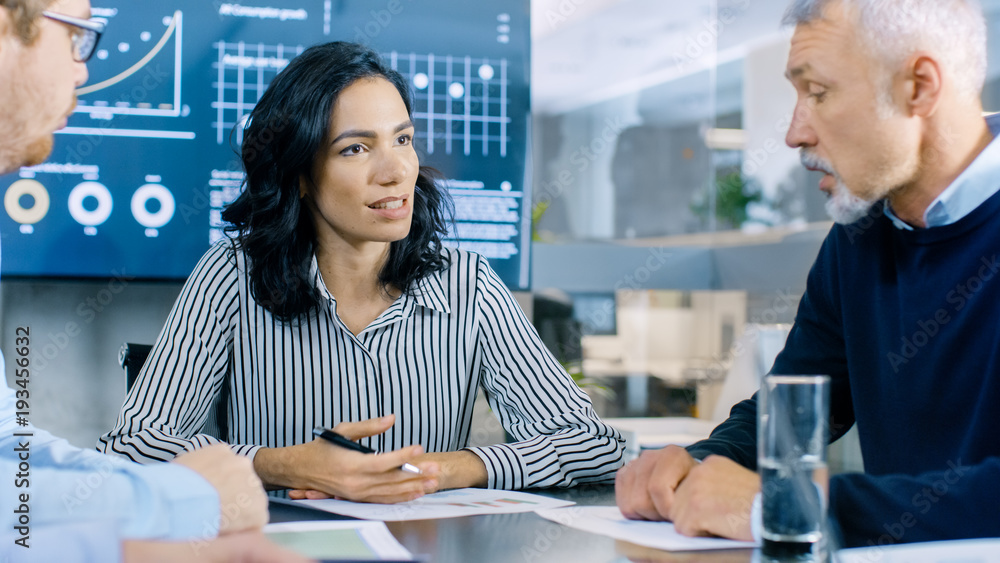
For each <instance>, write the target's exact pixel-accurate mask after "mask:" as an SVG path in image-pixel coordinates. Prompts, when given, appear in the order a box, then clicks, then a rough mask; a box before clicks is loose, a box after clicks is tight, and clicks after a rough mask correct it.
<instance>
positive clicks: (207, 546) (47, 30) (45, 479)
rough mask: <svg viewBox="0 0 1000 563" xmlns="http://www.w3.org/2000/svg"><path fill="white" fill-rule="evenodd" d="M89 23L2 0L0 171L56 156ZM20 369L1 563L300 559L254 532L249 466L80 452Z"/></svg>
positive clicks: (20, 362)
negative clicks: (38, 412)
mask: <svg viewBox="0 0 1000 563" xmlns="http://www.w3.org/2000/svg"><path fill="white" fill-rule="evenodd" d="M89 16H90V3H89V2H88V1H87V0H57V1H52V0H0V174H3V173H8V172H12V171H14V170H16V169H17V168H18V167H20V166H27V165H34V164H39V163H41V162H42V161H44V160H45V158H46V157H47V156H48V155H49V152H50V151H51V150H52V143H53V136H52V133H53V132H54V131H55V130H57V129H60V128H62V127H64V126H65V125H66V119H67V117H68V116H69V115H70V113H71V112H72V111H73V108H74V106H75V104H76V100H75V95H74V89H75V88H76V87H77V86H80V85H81V84H83V83H84V82H86V80H87V67H86V65H85V61H86V59H87V58H89V56H90V55H91V54H92V53H93V50H94V47H95V46H96V42H97V40H98V39H99V38H100V33H101V31H103V25H102V24H101V23H100V22H96V21H93V20H90V19H89ZM31 338H32V335H31V334H30V329H28V330H27V331H24V332H21V333H19V334H18V335H16V336H15V337H14V340H17V341H18V342H17V343H16V346H17V347H28V345H30V342H31ZM15 363H16V364H17V366H18V368H17V369H15V371H14V373H15V376H14V377H15V379H14V387H13V389H11V388H10V387H8V386H7V383H6V378H0V381H2V382H3V385H0V479H2V482H3V486H2V489H0V494H2V499H3V501H2V502H3V506H4V510H3V512H2V514H0V560H4V561H7V560H10V561H60V562H62V563H67V562H74V561H93V562H101V563H104V562H114V561H120V560H124V561H128V562H133V561H134V562H158V561H177V562H181V561H183V562H184V563H194V562H201V561H205V562H208V561H212V562H215V561H220V562H221V561H247V562H256V561H261V562H263V561H289V562H301V561H304V560H303V559H302V558H300V557H298V556H296V555H294V554H291V553H288V552H286V551H284V550H282V549H280V548H278V547H277V546H275V545H274V544H272V543H270V542H269V541H267V540H266V539H265V538H264V536H263V535H261V534H260V533H259V532H257V531H256V530H259V528H260V527H261V526H263V525H264V524H265V523H266V522H267V498H266V496H265V495H264V492H263V489H262V487H261V483H260V480H259V479H258V478H257V476H256V475H255V474H254V472H253V468H252V466H251V464H250V463H249V462H248V460H246V459H244V458H240V457H238V456H236V455H235V454H233V453H232V452H231V451H230V450H229V449H228V448H226V447H224V446H217V447H213V448H206V449H203V450H199V451H198V452H194V453H191V454H188V455H185V456H181V457H179V458H177V459H176V461H175V462H174V463H170V464H162V465H158V466H152V467H146V466H140V465H136V464H133V463H129V462H126V461H123V460H120V459H116V458H112V457H109V456H105V455H102V454H100V453H98V452H95V451H92V450H82V449H79V448H75V447H73V446H71V445H69V443H67V442H66V441H65V440H62V439H59V438H56V437H54V436H52V435H51V434H49V433H47V432H45V431H44V430H40V429H37V428H34V427H33V426H31V425H30V421H29V420H28V419H27V418H25V417H23V416H19V415H18V414H17V413H18V411H22V412H23V411H25V410H28V409H25V408H22V407H19V406H18V402H19V401H23V402H22V403H21V405H22V406H23V405H25V404H27V405H28V406H29V407H30V406H31V404H32V400H33V399H32V397H31V392H30V391H31V387H30V373H31V369H30V368H31V365H30V356H18V358H17V359H16V360H15ZM2 364H3V361H2V356H0V366H2ZM28 412H30V411H28ZM216 534H226V536H225V537H223V538H220V539H211V538H213V537H214V536H215V535H216ZM151 540H157V541H151Z"/></svg>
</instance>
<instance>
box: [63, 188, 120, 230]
mask: <svg viewBox="0 0 1000 563" xmlns="http://www.w3.org/2000/svg"><path fill="white" fill-rule="evenodd" d="M90 198H93V199H94V200H96V201H97V207H96V208H94V209H87V206H86V205H84V203H85V202H86V201H87V200H88V199H90ZM113 207H114V202H113V200H112V199H111V192H109V191H108V188H106V187H104V184H101V183H98V182H83V183H81V184H77V186H76V187H75V188H73V191H71V192H70V193H69V214H70V215H72V216H73V219H75V220H76V222H77V223H80V224H81V225H83V226H84V227H96V226H98V225H100V224H102V223H104V222H105V221H107V220H108V217H111V210H112V208H113Z"/></svg>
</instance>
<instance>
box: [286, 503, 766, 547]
mask: <svg viewBox="0 0 1000 563" xmlns="http://www.w3.org/2000/svg"><path fill="white" fill-rule="evenodd" d="M530 492H532V493H537V494H542V495H546V496H550V497H555V498H560V499H566V500H571V501H574V502H576V503H577V504H580V505H585V506H586V505H592V506H593V505H597V506H608V505H613V504H614V502H615V490H614V487H613V486H611V485H605V486H589V487H586V486H585V487H577V488H574V489H544V490H533V491H530ZM336 519H345V517H343V516H338V515H336V514H330V513H326V512H321V511H317V510H312V509H309V508H305V507H295V506H288V505H287V504H285V503H280V502H272V503H271V522H293V521H300V520H336ZM386 526H388V527H389V530H390V531H391V532H392V533H393V535H394V536H396V539H397V540H399V542H400V543H401V544H403V545H404V546H405V547H406V548H407V549H409V550H410V551H411V552H412V553H413V554H414V555H415V556H417V557H418V558H421V559H423V560H426V561H435V562H441V563H459V562H461V563H500V562H503V563H508V562H523V563H532V562H536V561H537V562H544V563H549V562H552V563H563V562H566V563H591V562H593V563H610V562H616V563H627V562H635V563H639V562H645V561H650V562H653V561H655V562H678V563H680V562H684V563H691V562H704V563H749V562H751V561H753V559H754V550H750V549H739V550H728V551H702V552H686V553H670V552H666V551H661V550H658V549H650V548H646V547H641V546H637V545H635V544H632V543H628V542H623V541H617V540H615V539H613V538H610V537H607V536H601V535H597V534H591V533H588V532H583V531H580V530H576V529H573V528H568V527H566V526H563V525H561V524H557V523H555V522H551V521H549V520H545V519H544V518H542V517H540V516H538V515H536V514H534V513H532V512H525V513H521V514H496V515H488V516H467V517H464V518H444V519H440V520H413V521H408V522H386Z"/></svg>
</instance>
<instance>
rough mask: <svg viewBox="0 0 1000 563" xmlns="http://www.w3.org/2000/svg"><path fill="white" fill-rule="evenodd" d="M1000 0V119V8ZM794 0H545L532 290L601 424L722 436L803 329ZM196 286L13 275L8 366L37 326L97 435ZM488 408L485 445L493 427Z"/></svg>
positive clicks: (811, 231)
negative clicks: (660, 420)
mask: <svg viewBox="0 0 1000 563" xmlns="http://www.w3.org/2000/svg"><path fill="white" fill-rule="evenodd" d="M984 6H985V9H986V11H987V13H988V18H989V23H990V38H991V44H990V53H991V56H990V61H991V64H990V72H989V78H988V84H987V88H986V91H985V93H984V102H985V105H986V108H987V109H995V108H997V107H998V106H1000V66H998V64H997V63H998V62H1000V51H998V49H1000V48H998V46H997V42H995V41H992V40H993V39H994V38H996V37H998V35H997V34H998V32H1000V0H989V1H986V2H984ZM785 7H786V2H785V0H688V1H686V2H663V1H662V0H531V15H532V86H531V88H532V131H533V134H532V142H531V146H532V174H533V186H532V190H533V238H534V243H533V244H532V247H531V252H532V284H531V285H532V292H531V293H523V294H519V295H518V297H519V301H520V302H521V304H522V306H523V307H524V308H525V309H526V311H527V312H528V314H529V315H531V316H533V318H534V319H535V322H536V327H537V328H538V329H539V331H540V332H541V334H542V335H543V337H544V338H545V340H546V342H547V343H548V344H549V346H550V348H552V349H553V351H554V352H555V353H556V354H557V356H558V357H559V358H560V361H562V362H563V363H564V364H565V365H566V367H567V369H568V370H569V371H570V372H571V373H573V374H574V376H575V377H577V378H578V380H579V381H580V383H581V385H583V386H584V388H585V389H587V390H588V392H590V393H591V395H592V396H593V397H594V400H595V406H596V408H597V410H598V412H599V414H601V415H602V416H607V417H615V418H618V417H636V418H648V417H672V418H674V419H676V420H677V421H684V422H683V423H682V422H678V424H676V425H675V426H673V427H671V429H669V431H670V432H673V431H676V432H677V433H678V435H692V434H698V433H700V432H704V431H705V429H706V428H709V427H710V425H711V422H710V421H711V420H712V419H718V418H719V417H723V416H725V413H726V412H727V410H728V408H729V406H731V404H732V403H733V402H735V401H736V400H738V398H740V397H745V396H747V395H748V394H749V393H750V392H752V389H753V387H754V385H755V380H756V378H757V377H759V376H760V375H761V374H762V373H764V372H766V371H767V369H769V367H770V361H771V359H772V358H773V355H774V354H775V353H776V352H777V350H780V345H781V342H782V338H783V334H784V331H786V330H787V324H788V323H791V322H792V321H793V320H794V314H795V310H796V307H797V304H798V301H799V299H800V298H801V295H802V292H803V291H804V289H805V279H806V274H807V272H808V268H809V266H810V265H811V263H812V261H813V259H814V258H815V256H816V253H817V252H818V249H819V245H820V244H821V242H822V240H823V237H824V236H825V234H826V232H827V231H828V230H829V228H830V223H829V222H828V221H827V219H826V216H825V213H824V210H823V204H824V198H823V196H822V194H821V193H820V192H819V190H818V187H817V185H818V181H819V177H818V176H817V175H815V174H813V173H809V172H807V171H806V170H804V169H803V168H802V167H801V166H800V165H799V164H798V155H797V153H796V152H795V151H793V150H791V149H789V148H787V147H786V146H785V145H784V136H785V130H786V129H787V125H788V121H789V116H790V114H791V111H792V107H793V103H794V92H793V90H792V89H791V87H790V86H789V85H788V84H787V83H786V81H785V79H784V78H783V72H784V65H785V58H786V55H787V48H788V39H789V37H790V31H789V30H787V29H782V28H781V27H780V25H779V21H780V19H781V16H782V13H783V11H784V9H785ZM180 286H181V284H180V283H177V282H172V283H152V282H141V281H136V280H130V279H128V271H127V270H126V271H125V272H124V275H123V276H122V277H121V278H120V279H114V280H100V281H59V280H46V281H37V280H4V282H3V284H2V286H0V287H2V294H0V307H2V314H3V325H2V327H0V330H2V334H0V338H2V342H3V346H4V349H5V350H6V351H7V352H8V354H7V356H8V361H7V372H8V378H10V377H11V376H12V372H13V365H12V362H11V361H10V359H11V357H12V355H11V352H10V350H11V347H10V346H11V344H10V343H12V342H13V338H14V336H13V335H14V331H15V329H16V327H18V326H30V327H31V330H32V337H33V342H34V346H35V347H36V354H41V356H42V357H41V358H40V361H38V362H36V364H35V371H34V376H33V380H32V385H33V388H32V396H33V401H32V404H33V407H32V419H33V421H34V422H35V423H36V424H37V425H38V426H40V427H42V428H46V429H50V430H52V431H54V432H56V433H58V434H60V435H63V436H65V437H67V438H69V439H70V441H71V442H73V443H75V444H77V445H80V446H85V447H90V446H93V444H94V442H95V440H96V438H97V436H98V435H100V434H101V433H102V432H104V431H106V430H107V429H108V428H110V427H111V425H112V424H113V423H114V419H115V417H116V416H117V413H118V410H119V408H120V406H121V403H122V400H123V398H124V377H123V375H122V372H121V369H120V368H119V367H118V365H117V351H118V348H119V346H120V345H121V344H122V343H123V342H125V341H132V342H145V343H151V342H153V341H154V340H155V339H156V336H157V334H158V332H159V330H160V328H161V326H162V323H163V322H164V320H165V318H166V315H167V313H168V311H169V309H170V307H171V305H172V303H173V299H174V298H175V297H176V295H177V293H178V292H179V290H180ZM43 350H44V352H43ZM49 351H51V352H52V353H51V354H49V353H48V352H49ZM49 356H51V357H49ZM479 414H480V415H481V416H479V417H478V418H477V420H479V424H480V425H481V431H479V432H474V433H473V437H474V439H477V440H481V441H488V440H490V439H493V436H494V435H495V434H496V431H497V430H498V429H497V425H496V423H495V421H492V422H491V416H492V415H491V414H490V413H488V412H486V411H485V409H484V410H483V412H482V413H479ZM697 419H700V420H702V421H705V422H704V424H702V423H698V422H697V421H696V420H697ZM692 421H694V422H692ZM706 425H708V426H706ZM632 427H634V428H637V429H638V430H636V432H640V433H641V432H646V433H647V434H650V433H651V434H656V433H657V432H658V431H659V430H657V428H646V427H643V426H642V424H636V425H633V426H632ZM661 433H662V432H661ZM500 435H501V436H502V432H501V433H500ZM861 463H862V461H861V459H860V457H859V455H858V453H857V452H856V445H852V444H851V443H850V441H848V446H847V447H846V449H844V450H843V451H838V452H837V453H835V460H834V464H835V465H836V466H837V467H839V468H840V469H848V470H851V469H858V468H860V467H861Z"/></svg>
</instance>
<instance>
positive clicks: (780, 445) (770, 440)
mask: <svg viewBox="0 0 1000 563" xmlns="http://www.w3.org/2000/svg"><path fill="white" fill-rule="evenodd" d="M829 405H830V378H829V377H827V376H825V375H769V376H767V377H765V378H764V383H763V385H762V386H761V389H760V393H759V394H758V396H757V433H758V436H757V437H758V440H757V448H758V460H757V462H758V469H759V470H760V478H761V493H762V494H761V499H762V506H761V508H762V510H761V512H762V515H763V520H764V521H763V529H762V532H763V536H764V538H763V539H764V554H765V555H775V556H794V555H798V554H802V555H803V556H808V554H810V553H815V550H814V548H817V547H818V548H821V547H822V539H823V531H824V529H825V526H826V512H827V491H828V474H827V466H826V446H827V442H828V441H829V434H830V433H829V419H830V414H829V412H830V406H829Z"/></svg>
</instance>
